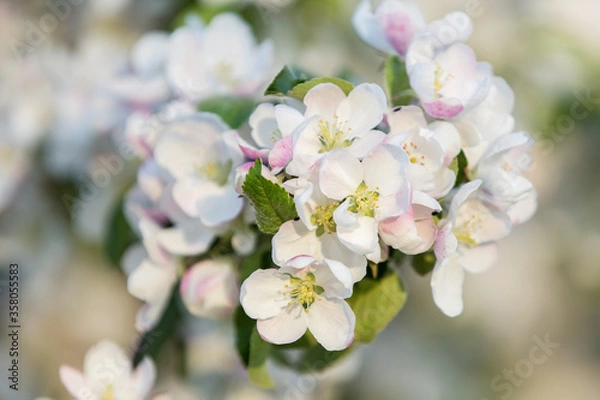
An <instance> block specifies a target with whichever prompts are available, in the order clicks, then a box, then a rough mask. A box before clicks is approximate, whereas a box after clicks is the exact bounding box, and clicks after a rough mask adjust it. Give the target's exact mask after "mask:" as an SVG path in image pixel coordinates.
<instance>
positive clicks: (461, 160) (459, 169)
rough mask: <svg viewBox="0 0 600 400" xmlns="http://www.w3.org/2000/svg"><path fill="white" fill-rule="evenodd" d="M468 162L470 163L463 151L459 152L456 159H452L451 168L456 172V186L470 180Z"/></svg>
mask: <svg viewBox="0 0 600 400" xmlns="http://www.w3.org/2000/svg"><path fill="white" fill-rule="evenodd" d="M468 164H469V163H468V162H467V157H466V156H465V153H463V152H462V151H461V152H460V153H458V156H456V158H454V160H452V163H451V164H450V169H452V171H454V173H455V174H456V183H455V184H454V186H459V185H461V184H463V183H465V182H469V181H470V179H469V176H468V174H467V165H468Z"/></svg>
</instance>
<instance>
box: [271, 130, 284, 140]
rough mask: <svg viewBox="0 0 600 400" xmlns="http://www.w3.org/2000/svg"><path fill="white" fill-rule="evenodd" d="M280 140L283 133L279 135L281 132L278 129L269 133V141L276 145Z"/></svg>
mask: <svg viewBox="0 0 600 400" xmlns="http://www.w3.org/2000/svg"><path fill="white" fill-rule="evenodd" d="M282 138H283V133H281V130H279V128H277V129H275V130H274V131H273V132H272V133H271V136H269V141H271V142H273V143H277V142H278V141H280V140H281V139H282Z"/></svg>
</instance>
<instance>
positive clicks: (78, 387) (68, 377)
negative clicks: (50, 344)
mask: <svg viewBox="0 0 600 400" xmlns="http://www.w3.org/2000/svg"><path fill="white" fill-rule="evenodd" d="M58 373H59V375H60V381H61V382H62V384H63V385H64V386H65V388H66V389H67V391H68V392H69V394H71V396H73V397H75V398H80V397H81V396H82V394H84V392H86V391H89V389H88V388H87V386H86V383H85V378H84V376H83V374H82V373H81V372H80V371H78V370H76V369H75V368H72V367H69V366H68V365H61V367H60V369H59V370H58ZM90 395H91V393H90Z"/></svg>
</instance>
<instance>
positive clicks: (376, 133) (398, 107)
mask: <svg viewBox="0 0 600 400" xmlns="http://www.w3.org/2000/svg"><path fill="white" fill-rule="evenodd" d="M353 22H354V25H355V28H356V31H357V32H358V34H359V35H360V36H361V37H362V38H363V39H364V40H365V42H367V43H368V44H371V45H372V46H373V47H375V48H376V49H378V50H381V51H384V52H387V53H390V54H391V55H392V56H395V57H397V60H399V61H400V62H401V63H402V64H401V65H403V66H405V73H406V75H407V77H408V82H409V84H410V89H412V91H413V96H414V97H413V99H412V100H411V101H410V102H408V103H407V104H395V102H394V98H393V97H392V96H393V95H394V94H395V93H389V91H388V96H389V97H388V98H386V94H385V92H384V90H383V89H382V88H380V87H379V86H377V85H375V84H369V83H367V84H360V85H358V86H356V87H353V88H352V89H351V90H348V91H347V92H345V91H344V90H343V89H342V87H340V86H338V85H336V84H334V83H319V84H316V85H315V86H313V87H312V88H310V90H308V92H307V93H306V95H305V96H304V98H303V104H302V105H299V106H295V107H294V106H290V105H286V104H278V105H272V104H269V103H267V104H263V105H261V106H259V107H258V108H257V110H256V111H255V112H254V114H253V115H252V116H251V117H250V125H251V127H252V139H253V141H254V143H255V146H252V145H249V144H248V143H246V142H242V149H243V150H244V154H246V156H247V157H248V158H250V159H255V158H257V157H258V158H260V159H261V160H262V162H263V163H264V164H265V165H266V167H267V168H266V169H263V174H264V175H265V177H266V178H267V179H269V180H271V181H273V182H277V183H278V184H280V185H281V186H282V187H283V188H284V189H285V190H286V191H287V192H288V193H289V194H290V196H291V197H292V198H293V203H294V207H295V211H296V213H297V215H298V217H297V218H295V219H293V220H288V221H286V222H284V223H283V224H282V225H281V227H280V228H279V230H278V231H277V233H276V234H275V236H274V237H273V241H272V246H273V249H272V256H273V261H274V262H275V264H277V265H278V266H279V267H280V268H279V269H276V270H269V271H263V270H258V271H256V272H254V273H253V274H252V275H251V276H250V277H249V278H248V279H247V280H246V281H245V282H244V283H243V285H242V289H241V297H240V298H241V304H242V306H243V308H244V310H245V311H246V313H247V314H248V315H249V316H250V317H252V318H255V319H257V320H258V322H257V329H258V331H259V333H260V335H261V337H262V338H263V339H265V340H267V341H269V342H272V343H276V344H285V343H291V342H294V341H296V340H298V339H299V338H300V337H301V336H303V335H304V333H305V331H306V329H307V328H308V329H309V330H310V331H311V333H312V335H313V336H314V338H315V339H316V340H317V341H318V342H319V343H320V344H321V345H322V346H323V347H324V348H325V349H327V350H342V349H345V348H346V347H348V346H349V345H350V343H351V342H352V339H353V333H354V330H355V322H356V321H355V316H354V315H353V312H352V310H351V309H349V307H348V304H347V303H346V302H345V301H344V299H347V298H349V297H351V296H352V288H353V284H355V283H356V282H359V281H360V280H361V279H363V278H364V277H365V275H366V272H367V265H368V263H373V264H377V263H380V262H383V261H386V260H387V259H388V257H391V255H390V248H391V249H392V250H391V251H392V252H393V251H399V252H401V253H403V254H404V255H411V256H416V255H420V254H423V253H427V252H430V251H433V253H434V254H435V258H436V262H435V265H434V266H433V274H432V278H431V287H432V291H433V298H434V301H435V304H436V305H437V306H438V307H439V308H440V309H441V310H442V311H443V312H444V313H445V314H446V315H448V316H452V317H454V316H457V315H459V314H461V312H462V310H463V302H462V283H463V280H464V275H465V271H467V272H473V273H478V272H482V271H484V270H486V269H487V268H489V267H490V266H491V265H492V264H493V263H494V262H495V260H496V253H497V247H496V241H497V240H499V239H501V238H503V237H505V236H506V235H508V234H509V233H510V231H511V229H512V228H513V227H514V226H516V225H518V224H520V223H523V222H524V221H526V220H528V219H529V218H530V217H531V216H532V214H533V212H534V211H535V208H536V192H535V189H534V188H533V186H532V184H531V183H530V182H529V181H528V180H527V179H526V178H525V177H524V176H523V171H524V170H526V169H527V167H528V166H529V164H530V157H529V151H530V150H531V148H532V145H533V140H532V139H531V137H530V136H529V135H528V134H527V133H525V132H513V128H514V119H513V117H512V115H511V113H512V108H513V102H514V99H513V93H512V90H511V89H510V87H509V86H508V85H507V83H506V82H505V81H504V80H503V79H502V78H499V77H497V76H494V74H493V71H492V68H491V66H490V65H489V64H487V63H484V62H480V61H478V60H477V59H476V56H475V53H474V51H473V50H472V49H471V48H470V47H469V46H468V45H467V44H466V43H465V41H466V40H467V39H468V38H469V36H470V35H471V32H472V24H471V21H470V19H469V17H468V16H467V15H466V14H463V13H451V14H449V15H447V16H446V17H444V18H443V19H441V20H439V21H435V22H433V23H430V24H426V23H425V22H424V19H423V16H422V15H421V14H420V12H419V10H418V8H417V7H416V6H415V5H414V4H413V3H410V2H401V1H396V0H387V1H384V2H383V3H382V4H381V5H380V6H379V7H378V8H377V9H376V10H375V11H374V12H372V11H371V9H370V4H369V2H368V1H365V2H363V3H362V4H361V5H360V6H359V7H358V9H357V10H356V13H355V15H354V19H353ZM390 105H393V107H389V106H390ZM461 159H462V161H463V163H464V162H466V164H465V165H460V164H462V163H461V162H460V161H461ZM459 165H460V168H459ZM247 169H248V166H245V167H242V168H241V169H240V173H241V174H243V173H245V172H246V171H247ZM242 189H243V190H242V192H241V193H244V192H245V191H246V190H245V188H242ZM333 277H335V279H332V278H333ZM332 280H333V282H335V284H333V283H332ZM342 289H343V290H342Z"/></svg>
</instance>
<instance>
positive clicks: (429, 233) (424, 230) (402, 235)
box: [379, 208, 437, 255]
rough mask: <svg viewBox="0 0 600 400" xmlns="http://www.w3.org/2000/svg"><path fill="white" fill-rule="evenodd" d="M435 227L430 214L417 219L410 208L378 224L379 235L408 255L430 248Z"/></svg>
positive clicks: (433, 238)
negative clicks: (424, 217) (425, 217)
mask: <svg viewBox="0 0 600 400" xmlns="http://www.w3.org/2000/svg"><path fill="white" fill-rule="evenodd" d="M436 234H437V228H436V226H435V223H434V222H433V218H431V216H430V217H429V218H427V219H422V220H420V221H417V220H416V219H415V213H414V211H413V209H412V208H411V209H410V210H409V211H408V212H407V213H405V214H404V215H402V216H400V217H396V218H390V219H387V220H385V221H383V222H381V223H380V224H379V236H381V239H383V241H384V242H385V243H386V244H388V245H390V246H392V247H393V248H395V249H398V250H400V251H401V252H403V253H405V254H408V255H415V254H420V253H424V252H426V251H427V250H429V249H430V248H431V246H432V245H433V243H434V241H435V238H436Z"/></svg>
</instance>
